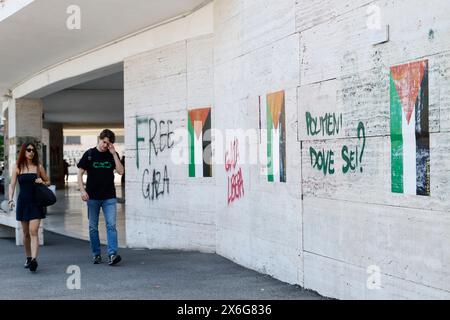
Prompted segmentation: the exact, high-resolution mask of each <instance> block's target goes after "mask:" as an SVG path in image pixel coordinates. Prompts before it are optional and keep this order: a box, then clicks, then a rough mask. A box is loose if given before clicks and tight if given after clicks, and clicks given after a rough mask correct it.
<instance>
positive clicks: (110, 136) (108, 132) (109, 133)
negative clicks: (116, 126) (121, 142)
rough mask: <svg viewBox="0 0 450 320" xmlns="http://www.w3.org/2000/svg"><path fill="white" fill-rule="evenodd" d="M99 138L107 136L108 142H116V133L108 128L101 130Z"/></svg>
mask: <svg viewBox="0 0 450 320" xmlns="http://www.w3.org/2000/svg"><path fill="white" fill-rule="evenodd" d="M99 138H100V140H103V139H105V138H108V139H109V142H111V143H114V142H116V135H115V134H114V132H112V131H111V130H109V129H105V130H103V131H102V132H101V133H100V136H99Z"/></svg>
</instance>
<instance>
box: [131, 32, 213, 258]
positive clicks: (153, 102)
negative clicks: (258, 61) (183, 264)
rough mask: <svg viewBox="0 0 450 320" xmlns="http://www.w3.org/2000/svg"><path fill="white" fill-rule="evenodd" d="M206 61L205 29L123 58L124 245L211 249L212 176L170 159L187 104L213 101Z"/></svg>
mask: <svg viewBox="0 0 450 320" xmlns="http://www.w3.org/2000/svg"><path fill="white" fill-rule="evenodd" d="M212 66H213V38H212V36H210V35H207V36H201V37H196V38H193V39H188V40H186V41H179V42H176V43H174V44H171V45H169V46H165V47H162V48H160V49H157V50H153V51H150V52H147V53H144V54H141V55H138V56H135V57H131V58H129V59H127V60H126V61H125V65H124V76H125V90H124V91H125V131H126V134H125V148H126V149H125V153H126V155H127V161H126V172H127V173H126V174H127V179H126V180H127V181H126V198H127V199H133V200H132V201H127V202H126V212H127V214H126V227H127V231H126V234H127V244H128V245H131V246H145V247H150V248H170V249H186V250H201V251H206V252H214V250H215V236H216V226H215V216H214V213H215V199H214V193H213V190H214V186H215V183H216V180H215V179H214V178H200V179H195V180H192V179H189V178H188V166H187V164H183V165H177V164H175V163H174V162H173V161H172V152H174V150H178V151H180V152H182V151H183V150H182V148H184V147H186V146H185V145H183V144H182V143H179V142H178V141H177V138H176V135H175V133H176V131H177V130H181V131H182V132H185V133H187V115H188V109H190V108H199V107H205V106H213V81H214V78H213V68H212ZM213 112H214V110H213ZM152 137H153V138H154V139H152ZM180 138H181V137H180ZM138 139H142V141H138ZM151 141H153V143H151ZM184 141H186V140H184ZM175 152H177V151H175ZM201 194H202V195H205V197H202V196H199V195H201Z"/></svg>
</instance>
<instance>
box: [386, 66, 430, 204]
mask: <svg viewBox="0 0 450 320" xmlns="http://www.w3.org/2000/svg"><path fill="white" fill-rule="evenodd" d="M391 174H392V192H394V193H404V194H412V195H421V196H429V195H430V130H429V106H428V60H424V61H418V62H413V63H409V64H405V65H401V66H396V67H392V68H391Z"/></svg>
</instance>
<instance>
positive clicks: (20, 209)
mask: <svg viewBox="0 0 450 320" xmlns="http://www.w3.org/2000/svg"><path fill="white" fill-rule="evenodd" d="M17 180H18V181H19V186H20V192H19V196H18V198H17V208H16V219H17V221H20V222H21V224H22V230H23V243H24V247H25V254H26V257H27V258H26V261H25V268H27V269H30V271H32V272H35V271H36V270H37V267H38V262H37V257H38V253H39V237H38V232H39V226H40V224H41V220H42V219H45V212H44V208H43V207H42V206H40V205H38V203H37V201H36V196H35V185H36V184H44V185H47V186H49V185H50V181H49V179H48V177H47V174H46V173H45V169H44V167H43V166H42V165H41V164H40V162H39V155H38V153H37V150H36V146H35V145H34V144H33V143H28V144H23V145H22V148H21V150H20V153H19V158H18V160H17V165H16V167H15V168H14V171H13V174H12V178H11V184H10V186H9V199H10V200H9V207H10V209H13V208H14V200H13V199H14V191H15V189H16V183H17Z"/></svg>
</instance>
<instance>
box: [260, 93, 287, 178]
mask: <svg viewBox="0 0 450 320" xmlns="http://www.w3.org/2000/svg"><path fill="white" fill-rule="evenodd" d="M260 99H261V101H260V109H263V108H264V106H266V108H265V109H266V110H265V111H266V114H265V118H266V119H265V120H266V121H265V123H266V125H267V180H268V181H269V182H275V181H279V182H286V113H285V94H284V91H279V92H275V93H271V94H268V95H267V96H266V97H261V98H260ZM261 111H262V110H260V114H261Z"/></svg>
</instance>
